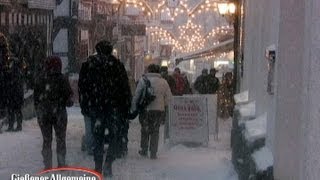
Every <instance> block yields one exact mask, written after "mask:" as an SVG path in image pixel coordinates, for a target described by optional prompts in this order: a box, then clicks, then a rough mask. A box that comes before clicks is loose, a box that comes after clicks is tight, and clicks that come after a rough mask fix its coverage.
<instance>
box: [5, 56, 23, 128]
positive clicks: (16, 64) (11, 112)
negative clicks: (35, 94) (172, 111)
mask: <svg viewBox="0 0 320 180" xmlns="http://www.w3.org/2000/svg"><path fill="white" fill-rule="evenodd" d="M22 64H23V63H22V61H21V60H20V59H18V58H16V57H10V58H9V65H8V69H7V77H6V81H7V89H8V90H9V91H7V111H8V122H9V127H8V130H7V131H21V130H22V111H21V109H22V106H23V102H24V92H23V91H24V89H23V65H22ZM15 121H17V127H16V129H14V128H13V126H14V123H15Z"/></svg>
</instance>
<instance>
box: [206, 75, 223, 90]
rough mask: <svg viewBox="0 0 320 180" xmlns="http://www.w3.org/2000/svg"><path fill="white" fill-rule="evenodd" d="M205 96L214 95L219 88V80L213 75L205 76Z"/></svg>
mask: <svg viewBox="0 0 320 180" xmlns="http://www.w3.org/2000/svg"><path fill="white" fill-rule="evenodd" d="M206 81H207V84H206V85H207V88H206V89H207V94H216V93H217V91H218V89H219V86H220V82H219V79H218V78H217V77H215V76H214V75H210V74H209V75H208V76H207V80H206Z"/></svg>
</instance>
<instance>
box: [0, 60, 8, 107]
mask: <svg viewBox="0 0 320 180" xmlns="http://www.w3.org/2000/svg"><path fill="white" fill-rule="evenodd" d="M5 79H6V70H5V67H4V65H3V64H0V110H1V109H4V108H5V107H6V105H7V98H6V94H5V93H6V89H7V87H6V81H5Z"/></svg>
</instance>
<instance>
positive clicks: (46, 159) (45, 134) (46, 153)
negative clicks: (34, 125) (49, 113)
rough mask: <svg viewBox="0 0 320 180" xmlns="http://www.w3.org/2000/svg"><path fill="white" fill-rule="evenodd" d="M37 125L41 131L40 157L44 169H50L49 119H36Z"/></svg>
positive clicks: (50, 134)
mask: <svg viewBox="0 0 320 180" xmlns="http://www.w3.org/2000/svg"><path fill="white" fill-rule="evenodd" d="M38 124H39V126H40V129H41V133H42V138H43V144H42V151H41V154H42V157H43V163H44V167H45V169H49V168H52V149H51V144H52V124H51V119H49V118H48V117H47V118H45V117H41V118H38Z"/></svg>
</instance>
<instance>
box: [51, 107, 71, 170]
mask: <svg viewBox="0 0 320 180" xmlns="http://www.w3.org/2000/svg"><path fill="white" fill-rule="evenodd" d="M56 118H57V119H56V122H55V123H54V130H55V133H56V140H57V161H58V167H63V166H66V160H65V159H66V153H67V147H66V131H67V123H68V120H67V112H66V110H65V109H64V110H61V111H60V112H59V113H58V114H57V117H56Z"/></svg>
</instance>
